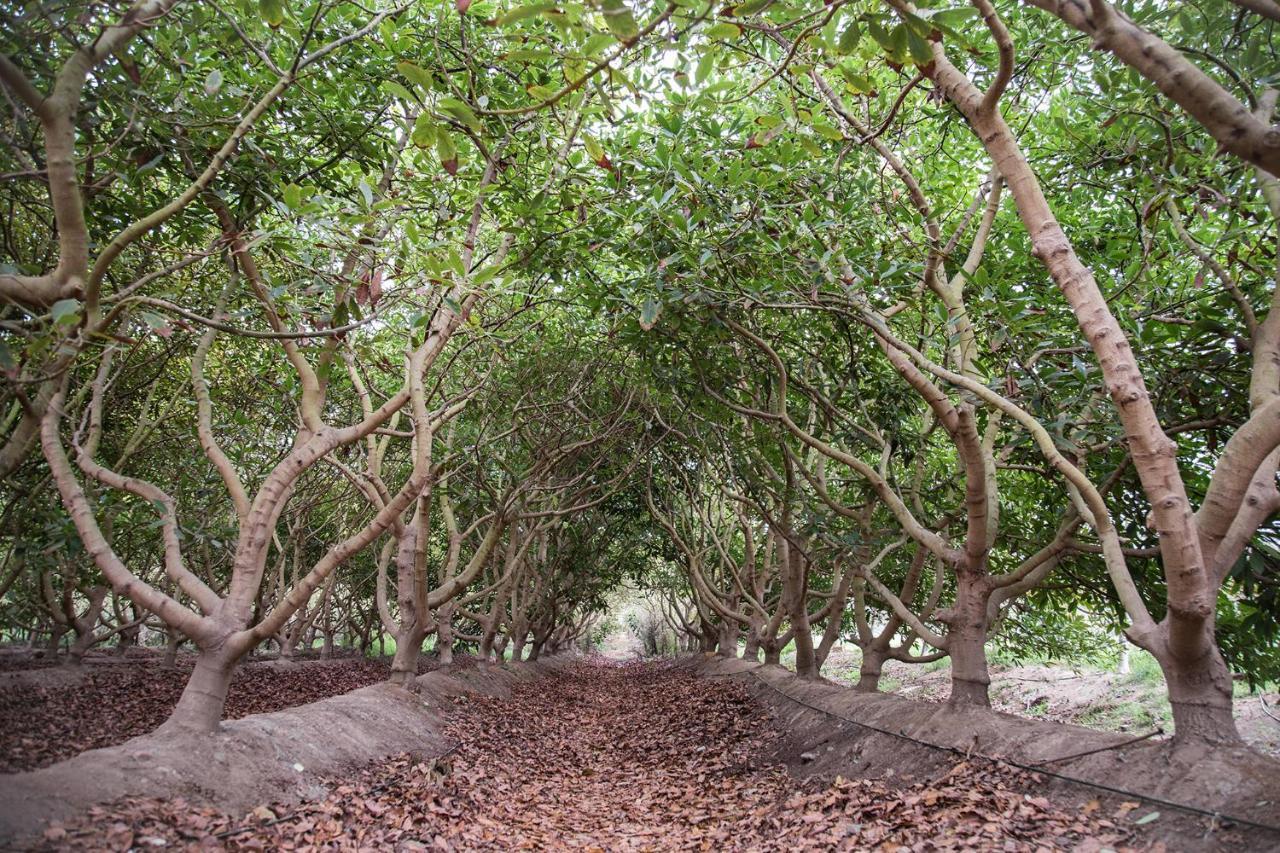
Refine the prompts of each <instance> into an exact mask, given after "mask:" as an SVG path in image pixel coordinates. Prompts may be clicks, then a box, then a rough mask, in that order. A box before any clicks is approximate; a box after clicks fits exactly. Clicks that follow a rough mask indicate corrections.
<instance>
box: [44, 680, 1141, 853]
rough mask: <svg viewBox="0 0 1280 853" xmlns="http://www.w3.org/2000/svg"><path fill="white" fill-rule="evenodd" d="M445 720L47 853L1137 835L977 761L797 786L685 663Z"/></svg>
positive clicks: (745, 720) (725, 700)
mask: <svg viewBox="0 0 1280 853" xmlns="http://www.w3.org/2000/svg"><path fill="white" fill-rule="evenodd" d="M447 720H448V726H449V731H450V733H451V734H452V735H453V736H454V737H456V738H457V739H458V745H457V747H456V748H455V749H454V750H453V751H452V752H451V753H449V754H447V755H446V756H444V757H442V758H439V759H430V758H426V757H424V756H413V755H401V756H398V757H396V758H393V759H390V760H386V761H382V762H378V763H375V764H374V765H371V766H369V767H367V768H366V769H365V770H363V771H362V772H360V773H359V774H358V775H354V776H352V777H349V778H346V779H338V780H333V781H332V782H331V785H332V787H331V789H330V791H329V793H328V794H327V796H325V797H324V798H322V799H320V800H318V801H316V802H311V803H307V804H303V805H302V806H271V805H263V806H260V807H258V808H256V809H253V810H252V811H251V812H250V814H248V815H246V816H234V815H228V814H226V813H222V812H219V811H216V810H213V809H209V808H201V807H194V806H193V805H191V804H190V803H188V802H187V801H183V800H157V799H132V800H124V801H117V802H115V803H113V804H111V805H108V806H103V807H98V808H95V809H94V810H92V811H91V812H89V813H88V814H86V815H83V816H82V817H81V818H79V819H77V820H74V821H72V822H70V823H68V824H66V825H55V826H52V827H50V828H49V829H48V830H47V831H46V832H45V835H44V845H43V849H50V850H63V849H76V850H83V849H102V848H113V849H125V848H128V847H131V846H137V847H160V846H165V847H169V848H172V847H179V848H187V849H195V848H198V849H225V848H230V849H237V850H240V849H252V850H262V849H303V848H307V849H314V848H320V849H335V850H364V849H396V850H427V849H441V850H446V849H447V850H493V849H594V850H600V849H609V850H653V849H662V850H783V849H785V850H796V849H805V850H829V849H869V848H879V847H882V846H883V847H884V848H885V849H898V847H899V845H905V846H906V847H909V848H914V849H932V850H951V849H966V850H970V849H1000V850H1038V849H1044V848H1064V847H1065V848H1067V849H1073V848H1074V849H1081V850H1090V849H1092V850H1097V849H1100V848H1102V847H1109V848H1111V849H1115V850H1121V849H1124V848H1125V846H1126V845H1127V844H1131V843H1133V840H1134V838H1135V837H1136V834H1137V833H1138V832H1140V831H1141V830H1139V829H1137V828H1135V827H1134V826H1133V824H1132V820H1131V819H1130V818H1127V817H1125V816H1120V815H1112V814H1110V813H1108V812H1105V811H1103V810H1101V809H1099V808H1098V807H1097V805H1096V804H1094V806H1093V808H1089V809H1083V808H1079V807H1075V806H1072V807H1067V806H1063V805H1062V804H1061V803H1057V802H1053V801H1051V800H1050V799H1048V798H1046V797H1044V796H1034V795H1028V794H1027V793H1025V792H1027V791H1032V792H1034V790H1035V788H1037V787H1038V781H1037V780H1036V779H1034V778H1033V777H1032V776H1030V775H1029V774H1018V773H1011V772H1009V771H1006V770H1001V769H998V768H997V767H995V766H992V765H987V764H983V763H980V762H976V761H971V762H961V763H958V764H955V765H953V766H951V767H950V768H949V769H948V770H947V771H946V772H945V773H943V774H941V775H939V776H936V777H934V778H931V779H929V780H927V781H921V782H917V783H915V784H913V785H910V786H905V787H895V786H891V785H889V784H886V783H883V782H879V781H873V780H869V779H862V780H858V781H850V780H848V779H841V778H837V779H834V780H826V781H822V780H818V779H811V780H808V781H800V780H797V779H796V778H795V777H793V776H791V775H790V774H788V772H787V770H786V768H785V767H783V766H781V765H777V764H768V763H765V762H764V761H763V756H765V755H767V754H769V753H770V751H771V748H772V746H774V745H775V743H776V741H777V740H778V737H779V730H778V729H777V728H776V726H775V724H774V722H773V721H772V719H771V718H770V715H769V713H768V712H767V710H766V709H764V708H763V707H762V706H761V705H760V704H759V703H757V702H755V701H753V700H752V698H751V696H750V692H749V690H748V689H747V688H746V687H745V686H743V685H741V684H738V683H734V682H729V681H724V680H716V679H700V678H697V677H696V676H695V675H694V674H693V673H692V672H690V671H689V670H688V669H687V668H685V669H682V668H676V667H669V666H663V665H655V664H636V665H630V666H601V665H592V664H583V665H579V666H576V667H572V668H567V669H565V670H564V671H563V672H562V673H561V674H559V675H557V676H555V677H552V678H549V679H539V680H536V681H533V682H528V683H524V684H519V685H517V686H516V687H515V688H514V690H513V693H512V695H511V696H510V697H508V698H491V697H471V698H467V699H463V700H459V701H457V702H456V703H455V704H454V705H453V707H452V708H451V710H450V711H449V712H448V715H447Z"/></svg>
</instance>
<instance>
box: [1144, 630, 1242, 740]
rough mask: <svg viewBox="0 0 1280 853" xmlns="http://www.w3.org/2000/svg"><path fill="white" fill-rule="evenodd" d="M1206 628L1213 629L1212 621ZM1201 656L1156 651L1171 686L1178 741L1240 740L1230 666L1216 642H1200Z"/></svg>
mask: <svg viewBox="0 0 1280 853" xmlns="http://www.w3.org/2000/svg"><path fill="white" fill-rule="evenodd" d="M1206 630H1208V631H1210V632H1211V631H1212V630H1213V627H1212V625H1210V626H1207V627H1206ZM1198 645H1199V647H1200V648H1201V649H1202V650H1205V653H1204V654H1203V655H1202V656H1201V657H1199V658H1191V659H1179V658H1178V657H1176V656H1174V655H1173V653H1172V652H1170V651H1167V650H1162V651H1161V652H1160V653H1157V654H1156V655H1155V658H1156V661H1158V662H1159V664H1160V670H1161V671H1162V672H1163V673H1164V680H1165V683H1166V684H1167V685H1168V688H1169V704H1170V705H1171V706H1172V707H1173V739H1174V742H1175V743H1210V744H1226V745H1234V744H1239V743H1240V742H1241V741H1240V732H1239V731H1238V730H1237V729H1236V721H1235V716H1234V715H1233V714H1232V711H1231V704H1232V702H1231V693H1232V680H1231V670H1230V669H1228V668H1227V663H1226V661H1225V660H1223V658H1222V655H1221V654H1220V653H1219V652H1218V647H1217V645H1216V644H1215V643H1202V644H1198Z"/></svg>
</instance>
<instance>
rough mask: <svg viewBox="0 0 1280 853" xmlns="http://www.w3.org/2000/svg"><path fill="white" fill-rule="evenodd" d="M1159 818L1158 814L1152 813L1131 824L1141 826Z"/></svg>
mask: <svg viewBox="0 0 1280 853" xmlns="http://www.w3.org/2000/svg"><path fill="white" fill-rule="evenodd" d="M1159 817H1160V812H1152V813H1151V814H1145V815H1143V816H1142V817H1140V818H1138V819H1137V820H1135V821H1134V822H1133V823H1134V825H1135V826H1143V825H1145V824H1148V823H1151V822H1152V821H1154V820H1156V819H1157V818H1159Z"/></svg>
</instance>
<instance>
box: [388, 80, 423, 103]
mask: <svg viewBox="0 0 1280 853" xmlns="http://www.w3.org/2000/svg"><path fill="white" fill-rule="evenodd" d="M382 91H384V92H386V93H387V94H388V95H392V96H394V97H397V98H402V99H404V100H406V101H409V102H410V103H413V102H414V101H416V100H418V99H417V97H415V96H414V94H413V92H410V91H409V90H408V89H407V88H405V85H404V84H403V83H398V82H396V81H395V80H383V81H382Z"/></svg>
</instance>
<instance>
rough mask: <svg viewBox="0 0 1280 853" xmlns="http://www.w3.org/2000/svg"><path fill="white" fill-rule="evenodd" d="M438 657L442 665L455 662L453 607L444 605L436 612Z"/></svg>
mask: <svg viewBox="0 0 1280 853" xmlns="http://www.w3.org/2000/svg"><path fill="white" fill-rule="evenodd" d="M436 657H437V658H438V659H439V661H440V665H441V666H449V665H450V664H451V663H453V609H452V608H448V607H442V608H441V609H440V612H439V613H437V614H436Z"/></svg>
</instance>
